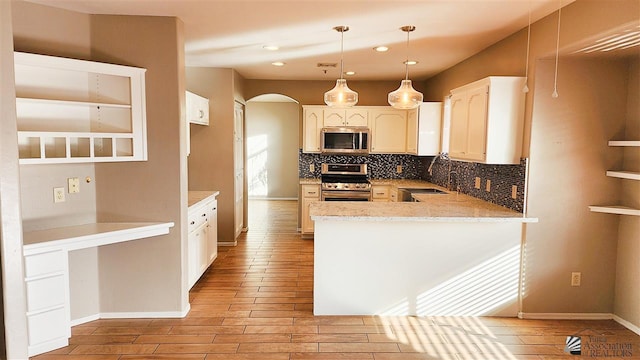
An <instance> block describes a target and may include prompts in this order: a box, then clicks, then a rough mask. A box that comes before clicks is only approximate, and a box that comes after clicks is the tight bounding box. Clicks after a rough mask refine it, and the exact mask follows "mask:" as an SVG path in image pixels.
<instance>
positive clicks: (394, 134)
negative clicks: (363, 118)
mask: <svg viewBox="0 0 640 360" xmlns="http://www.w3.org/2000/svg"><path fill="white" fill-rule="evenodd" d="M369 118H370V122H371V133H372V141H371V150H370V152H371V153H373V154H403V153H405V152H406V148H407V111H406V110H397V109H394V108H391V107H386V106H385V107H380V108H370V109H369Z"/></svg>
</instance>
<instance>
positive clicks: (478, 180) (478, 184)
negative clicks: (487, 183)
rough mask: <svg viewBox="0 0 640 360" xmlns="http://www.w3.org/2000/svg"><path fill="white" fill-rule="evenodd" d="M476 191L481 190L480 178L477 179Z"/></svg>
mask: <svg viewBox="0 0 640 360" xmlns="http://www.w3.org/2000/svg"><path fill="white" fill-rule="evenodd" d="M475 187H476V189H480V178H479V177H476V184H475Z"/></svg>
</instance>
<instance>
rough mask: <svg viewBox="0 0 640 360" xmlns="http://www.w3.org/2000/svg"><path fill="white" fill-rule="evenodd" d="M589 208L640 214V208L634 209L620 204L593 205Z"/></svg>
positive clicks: (625, 213)
mask: <svg viewBox="0 0 640 360" xmlns="http://www.w3.org/2000/svg"><path fill="white" fill-rule="evenodd" d="M589 210H591V211H592V212H599V213H606V214H617V215H632V216H640V209H634V208H630V207H628V206H620V205H591V206H589Z"/></svg>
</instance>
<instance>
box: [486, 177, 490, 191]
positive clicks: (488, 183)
mask: <svg viewBox="0 0 640 360" xmlns="http://www.w3.org/2000/svg"><path fill="white" fill-rule="evenodd" d="M485 190H487V192H491V180H489V179H487V186H486V188H485Z"/></svg>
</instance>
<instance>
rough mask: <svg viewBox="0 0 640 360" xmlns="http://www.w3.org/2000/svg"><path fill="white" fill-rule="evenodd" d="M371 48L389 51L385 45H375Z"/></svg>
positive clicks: (378, 50)
mask: <svg viewBox="0 0 640 360" xmlns="http://www.w3.org/2000/svg"><path fill="white" fill-rule="evenodd" d="M373 50H375V51H377V52H385V51H389V48H388V47H386V46H376V47H374V48H373Z"/></svg>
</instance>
